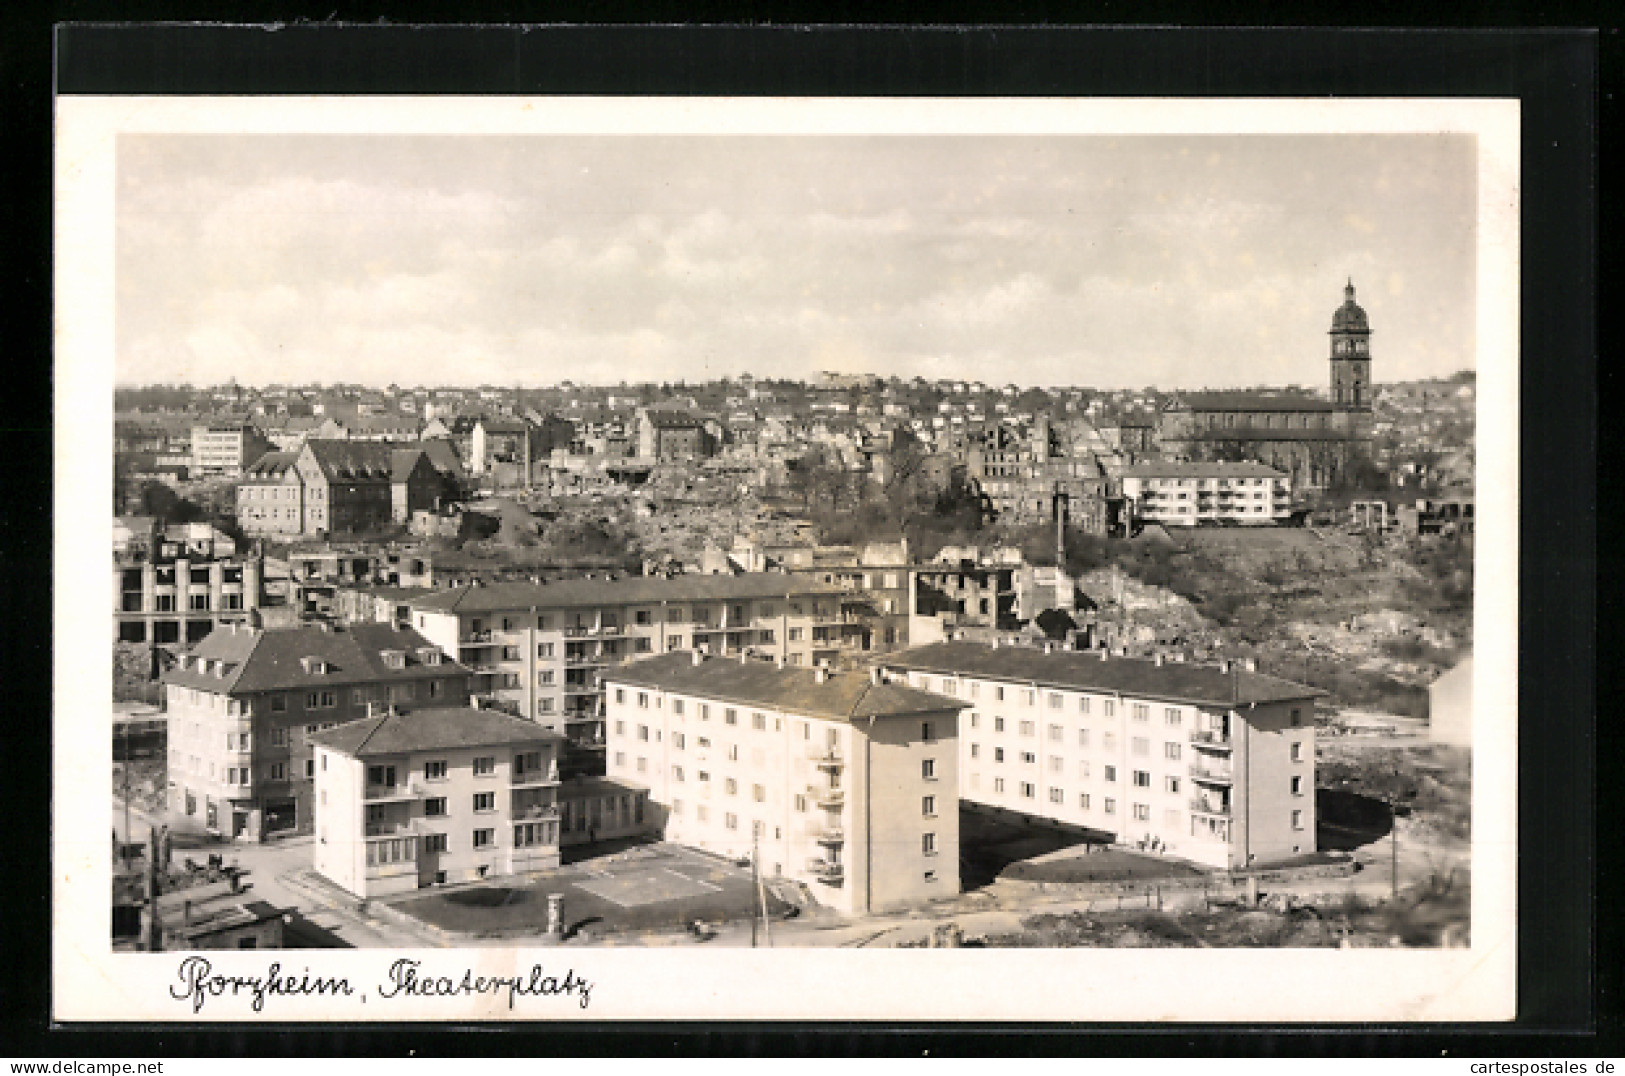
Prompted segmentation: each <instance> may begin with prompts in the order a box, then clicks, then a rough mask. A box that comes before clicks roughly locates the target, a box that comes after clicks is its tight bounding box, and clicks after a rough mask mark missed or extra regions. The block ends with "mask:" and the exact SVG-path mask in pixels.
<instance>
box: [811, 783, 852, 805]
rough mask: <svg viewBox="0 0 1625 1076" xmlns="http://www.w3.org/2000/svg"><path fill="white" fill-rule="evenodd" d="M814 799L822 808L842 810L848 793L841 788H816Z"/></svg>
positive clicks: (813, 794)
mask: <svg viewBox="0 0 1625 1076" xmlns="http://www.w3.org/2000/svg"><path fill="white" fill-rule="evenodd" d="M812 797H813V802H814V803H816V804H818V806H820V807H834V808H840V807H841V806H843V805H844V804H845V803H846V791H845V790H844V789H840V788H815V789H813V792H812Z"/></svg>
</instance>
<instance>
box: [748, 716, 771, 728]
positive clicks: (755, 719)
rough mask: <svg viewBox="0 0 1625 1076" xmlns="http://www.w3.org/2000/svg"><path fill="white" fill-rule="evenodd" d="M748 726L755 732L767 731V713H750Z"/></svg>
mask: <svg viewBox="0 0 1625 1076" xmlns="http://www.w3.org/2000/svg"><path fill="white" fill-rule="evenodd" d="M750 727H751V728H752V729H754V730H755V731H757V732H766V731H767V715H766V714H751V715H750Z"/></svg>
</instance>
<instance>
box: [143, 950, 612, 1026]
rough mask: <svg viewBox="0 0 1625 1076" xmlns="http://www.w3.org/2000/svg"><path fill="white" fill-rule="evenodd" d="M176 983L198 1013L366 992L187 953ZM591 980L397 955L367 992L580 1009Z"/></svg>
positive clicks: (176, 993) (388, 997)
mask: <svg viewBox="0 0 1625 1076" xmlns="http://www.w3.org/2000/svg"><path fill="white" fill-rule="evenodd" d="M176 978H177V980H178V981H177V982H174V983H171V984H170V986H169V996H170V997H171V998H172V999H174V1000H176V1001H180V1002H185V1003H188V1004H190V1005H191V1007H192V1012H193V1013H201V1012H202V1011H203V1008H204V1006H205V1005H207V1004H208V1003H209V1002H210V1001H212V1000H215V999H221V1000H222V1001H234V1002H246V1003H247V1006H248V1008H249V1009H250V1010H251V1011H253V1012H256V1013H258V1012H264V1011H266V1003H267V1001H268V1000H270V999H273V998H284V997H332V998H340V997H344V998H358V999H359V1001H360V1002H362V1003H365V1002H366V1000H367V998H368V996H369V995H368V993H367V992H366V991H364V990H363V991H358V990H357V989H356V987H355V986H354V985H353V984H351V982H350V980H349V978H348V977H347V976H340V975H312V974H311V973H310V969H309V968H305V969H304V970H302V971H301V972H299V973H297V974H295V973H290V972H289V971H286V970H284V968H283V966H282V965H281V964H280V963H273V964H272V965H271V966H270V967H268V968H267V969H266V970H265V973H264V974H263V975H240V974H226V973H223V972H217V971H215V969H214V965H213V964H212V963H211V962H210V961H209V959H208V958H207V957H202V956H189V957H187V958H186V959H184V960H182V961H181V963H180V967H179V968H178V969H177V971H176ZM592 987H593V984H592V983H591V981H589V980H588V979H586V978H584V977H582V976H580V975H577V974H576V971H575V969H574V968H567V969H565V970H564V972H563V973H562V974H561V973H557V972H552V971H548V970H546V969H544V968H543V967H542V965H540V964H533V965H531V968H530V973H529V974H528V975H479V974H476V973H475V972H474V971H473V970H472V969H470V968H461V969H458V970H457V971H456V972H451V973H449V974H448V973H445V972H443V971H441V970H439V969H425V968H424V966H423V962H422V961H421V960H411V959H407V958H404V957H403V958H401V959H399V960H396V961H395V962H394V963H392V964H390V966H389V968H388V970H387V972H386V973H385V975H384V978H383V980H382V981H381V982H379V983H378V984H377V986H376V987H375V988H374V989H373V990H372V992H371V996H373V997H377V998H380V999H381V1000H384V1001H392V1000H394V999H396V998H466V997H486V996H490V997H498V998H500V997H503V996H504V995H505V996H506V997H507V1001H508V1008H509V1010H510V1011H511V1010H513V1009H514V1008H515V1006H516V1005H517V1004H518V1002H519V1000H520V999H521V998H574V999H576V1002H577V1004H579V1005H580V1006H581V1008H583V1009H585V1008H587V1007H588V1006H589V1005H591V1004H592Z"/></svg>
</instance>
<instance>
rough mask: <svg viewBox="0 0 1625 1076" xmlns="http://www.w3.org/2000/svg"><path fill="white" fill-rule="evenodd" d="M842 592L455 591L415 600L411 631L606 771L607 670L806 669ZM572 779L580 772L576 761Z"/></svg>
mask: <svg viewBox="0 0 1625 1076" xmlns="http://www.w3.org/2000/svg"><path fill="white" fill-rule="evenodd" d="M840 598H841V591H840V589H839V588H838V587H833V586H829V585H826V584H823V583H818V582H814V581H811V580H807V579H801V578H797V577H795V576H788V575H781V574H766V573H764V574H753V575H739V576H698V575H690V576H678V577H676V578H671V579H666V578H659V577H646V578H626V579H614V580H604V579H599V580H594V579H569V580H562V581H558V582H552V583H495V584H491V585H481V586H465V587H453V588H450V589H447V590H442V591H438V592H436V593H434V594H429V595H425V596H422V597H419V598H415V599H413V600H412V601H411V602H410V603H409V604H410V606H411V616H412V627H413V628H414V629H416V630H417V631H419V632H421V633H422V634H423V636H424V637H425V638H427V639H429V640H430V641H432V642H433V643H435V644H436V645H438V646H440V647H442V648H443V649H445V650H446V652H447V653H451V654H456V655H457V656H458V659H459V660H460V661H461V662H462V663H463V664H465V665H467V666H468V667H469V669H470V670H471V672H472V674H473V681H472V687H473V691H474V693H475V694H476V695H477V696H479V697H481V698H482V699H484V700H486V701H488V702H490V703H492V704H494V705H497V706H500V707H502V708H503V709H508V710H510V711H512V712H515V713H518V714H520V715H522V716H525V717H528V718H531V719H532V720H535V721H538V722H540V723H541V724H543V725H546V726H547V727H549V728H552V729H553V730H554V731H557V732H561V733H563V734H565V735H567V736H568V737H569V738H570V740H571V742H572V744H573V745H574V746H575V747H576V748H577V749H578V750H579V751H582V752H585V753H586V754H585V756H583V757H584V760H583V761H582V762H581V767H582V768H581V770H580V772H583V773H589V772H590V773H594V774H602V773H603V772H604V770H603V760H602V752H603V743H604V690H603V684H602V682H601V681H602V677H603V675H604V673H605V670H607V669H609V668H612V667H614V666H616V665H618V664H620V663H622V662H626V661H636V660H639V659H642V658H647V657H653V656H656V655H659V654H666V653H670V652H673V651H678V650H699V651H703V652H705V653H710V654H716V655H719V656H720V655H726V654H739V653H741V652H747V651H748V652H751V653H755V654H760V655H763V656H767V657H772V658H775V659H783V660H784V661H785V662H786V663H787V664H790V665H803V666H808V667H811V666H812V665H813V664H814V663H815V662H816V661H819V660H823V659H825V657H826V656H833V654H834V653H835V652H836V650H835V648H834V645H833V644H829V645H828V646H827V647H826V648H825V649H820V644H819V643H818V642H816V641H815V635H817V634H818V632H819V630H820V629H827V628H833V627H838V626H839V624H840V617H841V609H840ZM572 772H575V767H574V766H572Z"/></svg>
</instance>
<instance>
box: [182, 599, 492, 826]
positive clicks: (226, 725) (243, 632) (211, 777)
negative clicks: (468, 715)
mask: <svg viewBox="0 0 1625 1076" xmlns="http://www.w3.org/2000/svg"><path fill="white" fill-rule="evenodd" d="M163 681H164V690H165V694H166V703H167V705H166V709H167V711H168V714H169V788H168V793H169V809H170V812H171V813H172V814H174V815H177V816H179V817H181V818H183V819H188V820H191V821H193V822H196V823H198V824H200V825H201V826H202V827H203V828H204V829H206V830H208V831H209V832H211V833H217V834H219V835H221V836H225V837H232V838H242V839H246V840H258V839H261V838H263V837H265V836H268V835H270V834H274V833H279V832H295V833H309V832H311V831H312V824H313V821H314V811H313V807H312V783H313V779H314V777H315V762H314V758H315V756H314V754H313V752H312V748H311V741H312V737H314V736H315V735H316V734H317V733H318V732H320V731H321V730H323V729H324V728H332V727H333V726H335V725H340V724H343V723H345V722H348V721H355V720H357V719H359V718H363V717H366V716H368V715H369V713H370V712H372V711H373V710H375V709H380V708H383V707H387V706H390V705H397V706H412V707H417V706H429V707H435V706H438V707H445V706H462V705H466V703H467V701H468V670H466V669H464V668H462V667H461V666H459V665H457V664H456V663H454V662H452V661H450V660H449V659H447V658H446V657H445V655H444V654H443V653H442V652H441V651H440V649H439V648H438V647H436V646H434V645H433V644H432V643H430V642H429V641H428V640H427V639H424V638H423V637H422V636H421V635H419V634H417V633H416V632H414V631H410V630H397V629H395V628H393V627H391V626H389V625H384V624H356V625H352V626H349V627H344V628H334V627H330V626H325V625H323V626H316V625H313V626H309V627H298V628H280V629H267V628H250V627H239V626H237V625H235V624H228V625H227V626H226V627H224V628H221V629H219V630H217V631H215V632H213V633H211V634H210V635H209V636H208V637H207V638H205V639H204V640H203V641H202V642H200V643H198V644H197V646H196V647H194V648H193V649H192V651H191V652H190V653H187V654H183V655H181V656H180V659H179V661H178V662H177V664H176V665H175V667H174V668H172V669H170V670H169V671H167V672H166V673H164V676H163Z"/></svg>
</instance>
